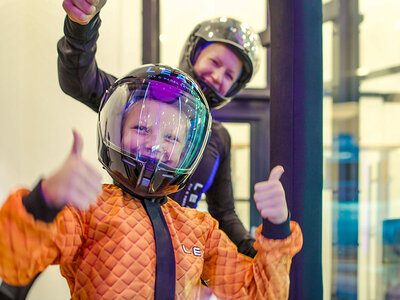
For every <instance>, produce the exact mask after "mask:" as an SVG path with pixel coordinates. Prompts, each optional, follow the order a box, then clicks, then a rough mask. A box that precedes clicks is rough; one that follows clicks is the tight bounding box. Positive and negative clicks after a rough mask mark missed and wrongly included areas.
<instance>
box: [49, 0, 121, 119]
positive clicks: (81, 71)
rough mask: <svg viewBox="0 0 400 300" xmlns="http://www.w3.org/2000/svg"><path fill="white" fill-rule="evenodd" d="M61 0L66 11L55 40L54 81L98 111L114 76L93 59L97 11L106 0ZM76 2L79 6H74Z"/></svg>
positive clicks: (98, 21) (97, 18)
mask: <svg viewBox="0 0 400 300" xmlns="http://www.w3.org/2000/svg"><path fill="white" fill-rule="evenodd" d="M92 2H95V1H94V0H93V1H92V0H74V1H72V0H64V2H63V7H64V9H65V11H66V13H67V16H66V18H65V22H64V36H63V37H62V38H61V39H60V40H59V41H58V44H57V51H58V80H59V83H60V86H61V89H62V90H63V91H64V92H65V93H66V94H68V95H69V96H71V97H73V98H75V99H76V100H78V101H80V102H82V103H84V104H86V105H87V106H89V107H90V108H91V109H93V110H94V111H96V112H97V111H98V108H99V106H100V101H101V98H102V96H103V94H104V92H105V91H106V90H107V89H108V88H109V87H110V85H111V84H112V83H113V82H114V81H115V80H116V77H115V76H113V75H111V74H108V73H106V72H104V71H102V70H100V69H99V68H98V66H97V62H96V59H95V55H96V50H97V48H96V47H97V46H96V43H97V39H98V37H99V27H100V25H101V20H100V17H99V11H100V9H101V7H102V6H103V5H104V4H105V2H106V1H104V0H101V1H100V2H99V3H97V4H96V5H92V4H93V3H92ZM78 4H79V5H78Z"/></svg>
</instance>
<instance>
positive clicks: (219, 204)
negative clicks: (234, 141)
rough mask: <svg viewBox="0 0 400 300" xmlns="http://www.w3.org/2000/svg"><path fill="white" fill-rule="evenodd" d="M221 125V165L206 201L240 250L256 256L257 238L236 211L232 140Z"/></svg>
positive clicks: (213, 214) (222, 227)
mask: <svg viewBox="0 0 400 300" xmlns="http://www.w3.org/2000/svg"><path fill="white" fill-rule="evenodd" d="M219 126H220V127H221V128H220V129H219V130H218V132H219V135H220V136H219V138H220V139H221V141H220V143H219V145H220V146H221V147H220V150H219V153H220V165H219V167H218V171H217V173H216V175H215V178H214V181H213V183H212V185H211V187H210V189H209V190H208V191H207V192H206V201H207V204H208V210H209V212H210V214H211V215H212V216H213V217H214V218H215V219H217V220H218V222H219V227H220V229H222V230H223V231H224V232H225V233H226V234H227V235H228V237H229V238H230V239H231V240H232V242H234V243H235V244H236V246H237V247H238V251H239V252H240V253H243V254H245V255H247V256H250V257H254V256H255V255H256V253H257V252H256V250H255V249H254V248H253V244H254V241H255V239H254V238H253V237H252V236H251V234H250V233H249V232H248V231H247V230H246V228H244V226H243V224H242V222H241V221H240V219H239V217H238V216H237V214H236V212H235V204H234V198H233V189H232V181H231V151H230V149H231V140H230V136H229V133H228V131H227V130H226V129H225V128H224V127H223V126H222V124H219Z"/></svg>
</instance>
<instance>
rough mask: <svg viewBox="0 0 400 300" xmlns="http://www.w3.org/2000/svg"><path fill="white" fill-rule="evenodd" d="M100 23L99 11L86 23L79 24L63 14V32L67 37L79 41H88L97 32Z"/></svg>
mask: <svg viewBox="0 0 400 300" xmlns="http://www.w3.org/2000/svg"><path fill="white" fill-rule="evenodd" d="M100 25H101V19H100V16H99V13H97V14H96V15H95V16H94V17H93V18H92V19H91V20H90V22H89V23H88V24H86V25H81V24H79V23H76V22H74V21H72V20H71V19H70V18H69V17H68V15H67V16H65V22H64V34H65V36H67V37H69V38H73V39H76V40H80V41H88V40H90V39H91V38H92V37H93V35H96V34H98V29H99V27H100Z"/></svg>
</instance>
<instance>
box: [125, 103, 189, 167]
mask: <svg viewBox="0 0 400 300" xmlns="http://www.w3.org/2000/svg"><path fill="white" fill-rule="evenodd" d="M188 122H189V120H188V118H187V117H186V115H185V114H182V113H180V112H179V110H178V108H177V107H175V106H174V105H171V104H167V103H164V102H161V101H158V100H153V99H146V100H145V101H143V99H141V100H138V101H137V102H136V103H134V104H133V105H132V108H130V110H129V111H128V112H127V113H126V114H125V117H124V124H123V128H122V141H121V144H122V149H123V150H124V151H127V152H130V153H132V154H134V155H137V156H138V157H140V156H144V157H149V158H154V159H157V160H160V161H161V162H163V163H165V164H167V165H169V166H171V167H177V166H178V165H179V162H180V158H181V154H182V152H183V150H184V148H185V145H186V140H187V129H188V124H189V123H188Z"/></svg>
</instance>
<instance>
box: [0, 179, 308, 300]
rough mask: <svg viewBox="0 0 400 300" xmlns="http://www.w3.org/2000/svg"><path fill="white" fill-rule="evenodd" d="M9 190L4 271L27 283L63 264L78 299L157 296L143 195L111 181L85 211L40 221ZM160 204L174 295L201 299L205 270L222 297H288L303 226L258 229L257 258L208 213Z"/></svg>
mask: <svg viewBox="0 0 400 300" xmlns="http://www.w3.org/2000/svg"><path fill="white" fill-rule="evenodd" d="M28 193H29V191H28V190H19V191H17V192H16V193H14V194H13V195H11V196H10V197H9V198H8V200H7V201H6V203H5V204H4V206H3V208H2V209H1V211H0V230H1V233H2V234H1V235H0V277H2V278H3V279H4V280H5V281H6V282H8V283H10V284H14V285H18V284H19V285H23V284H27V283H28V282H29V281H30V280H31V279H32V278H33V277H34V276H35V274H37V273H38V272H40V271H42V270H44V269H45V268H46V266H48V265H49V264H60V269H61V273H62V275H63V276H64V277H65V278H66V279H67V281H68V284H69V287H70V290H71V298H72V299H152V298H154V284H155V266H156V257H155V245H154V239H153V230H152V226H151V222H150V220H149V218H148V216H147V215H146V212H145V210H144V208H143V207H142V205H141V203H140V201H137V200H136V199H134V198H132V197H131V196H129V195H127V194H124V193H123V192H122V191H121V190H120V189H119V188H117V187H116V186H114V185H105V186H104V187H103V193H102V195H101V196H100V197H99V199H98V202H97V205H95V206H93V207H91V209H90V211H88V212H85V213H82V212H79V211H78V210H75V209H73V208H71V207H66V208H64V209H63V210H62V211H61V212H60V213H59V214H58V216H57V218H56V219H55V220H54V222H52V223H50V224H45V223H43V222H40V221H35V220H34V219H33V217H32V216H31V215H30V214H29V213H27V212H26V210H25V208H24V206H23V204H22V201H21V199H22V197H23V196H24V195H26V194H28ZM162 210H163V213H164V216H165V219H166V222H167V225H168V228H169V231H170V234H171V238H172V243H173V247H174V249H175V261H176V299H196V298H197V297H198V295H199V288H200V285H201V283H200V276H201V277H202V278H203V279H204V280H205V281H206V282H207V284H208V286H209V287H210V288H211V289H212V290H213V292H214V294H215V295H217V296H218V297H219V298H224V299H287V297H288V291H289V275H288V274H289V269H290V264H291V259H292V257H293V255H295V254H296V253H297V252H298V251H299V250H300V249H301V246H302V234H301V230H300V228H299V226H298V225H297V223H295V222H291V231H292V234H291V235H290V236H289V237H288V238H286V239H284V240H269V239H266V238H264V237H263V236H262V235H261V233H260V232H261V228H258V229H257V232H256V239H257V242H256V244H255V247H256V249H257V250H258V254H257V255H256V257H255V258H254V259H251V258H249V257H247V256H244V255H241V254H238V253H237V250H236V246H235V245H234V244H233V243H232V242H231V241H230V240H229V239H228V237H227V236H226V235H225V233H223V232H222V231H221V230H219V229H218V223H217V222H216V221H215V220H214V219H213V218H212V217H211V216H210V215H209V214H208V213H203V212H199V211H197V210H194V209H190V208H182V207H180V206H179V205H178V204H177V203H175V202H174V201H172V200H171V201H168V202H167V203H166V204H164V205H163V206H162Z"/></svg>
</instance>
